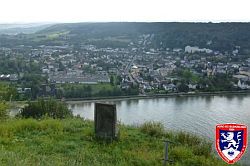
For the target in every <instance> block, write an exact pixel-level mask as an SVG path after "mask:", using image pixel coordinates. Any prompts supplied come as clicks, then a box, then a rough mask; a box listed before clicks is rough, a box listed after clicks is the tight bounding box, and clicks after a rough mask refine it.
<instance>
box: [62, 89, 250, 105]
mask: <svg viewBox="0 0 250 166" xmlns="http://www.w3.org/2000/svg"><path fill="white" fill-rule="evenodd" d="M247 94H250V91H249V90H244V91H218V92H193V93H190V92H189V93H168V94H150V95H132V96H108V97H90V98H67V99H63V100H64V101H66V103H77V102H81V103H82V102H87V103H88V102H100V101H119V100H134V99H151V98H167V97H183V96H188V97H190V96H215V95H216V96H217V95H247Z"/></svg>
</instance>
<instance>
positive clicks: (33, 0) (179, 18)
mask: <svg viewBox="0 0 250 166" xmlns="http://www.w3.org/2000/svg"><path fill="white" fill-rule="evenodd" d="M249 6H250V1H249V0H0V23H29V22H121V21H126V22H134V21H135V22H158V21H160V22H173V21H174V22H250V10H249Z"/></svg>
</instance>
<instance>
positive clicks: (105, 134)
mask: <svg viewBox="0 0 250 166" xmlns="http://www.w3.org/2000/svg"><path fill="white" fill-rule="evenodd" d="M94 119H95V136H96V137H98V138H102V139H111V140H113V139H117V137H118V128H117V117H116V105H114V104H102V103H95V113H94Z"/></svg>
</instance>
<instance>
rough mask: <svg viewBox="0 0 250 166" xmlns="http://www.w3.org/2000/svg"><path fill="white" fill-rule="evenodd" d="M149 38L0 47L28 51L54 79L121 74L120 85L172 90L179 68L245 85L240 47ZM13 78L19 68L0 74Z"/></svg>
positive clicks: (246, 66)
mask: <svg viewBox="0 0 250 166" xmlns="http://www.w3.org/2000/svg"><path fill="white" fill-rule="evenodd" d="M153 38H154V34H144V35H141V36H140V37H139V39H138V40H137V41H131V42H130V43H129V44H128V47H126V48H111V47H106V48H98V47H96V46H95V45H93V44H86V43H84V44H81V45H80V48H78V49H75V48H74V46H72V45H69V44H66V45H63V46H44V45H42V46H39V47H36V48H33V47H30V46H17V47H16V48H13V49H11V48H1V49H0V50H1V51H2V52H5V55H16V56H18V54H20V53H22V52H23V54H25V55H26V54H27V52H28V54H27V57H26V58H27V63H28V62H33V63H35V64H37V65H38V66H39V67H40V70H41V73H42V75H44V76H48V82H50V83H52V84H54V83H55V84H65V83H71V84H75V83H78V84H98V83H109V82H110V81H111V80H110V76H111V75H116V76H120V77H121V78H122V79H121V82H120V83H119V84H120V87H121V88H122V89H128V88H130V87H132V86H137V87H139V89H140V91H141V93H145V92H147V91H152V90H155V89H162V90H165V91H176V90H177V84H178V82H180V81H181V79H182V78H181V77H180V75H178V70H179V69H187V70H189V71H190V72H191V73H192V74H194V75H196V76H198V77H203V76H207V77H209V76H214V75H218V74H228V73H230V74H231V75H233V78H234V79H236V80H237V81H238V83H237V84H235V86H237V87H239V88H241V89H249V85H248V83H249V77H250V58H249V59H241V60H240V61H239V60H238V61H235V60H234V57H240V55H239V51H238V50H234V51H233V52H232V53H230V54H228V53H222V52H219V51H213V50H211V49H208V48H199V47H197V46H186V47H185V48H167V49H162V48H160V47H159V48H152V47H151V46H152V45H151V44H152V39H153ZM201 53H202V54H201ZM238 59H239V58H238ZM17 79H18V76H17V73H13V74H8V75H3V74H2V75H0V80H10V81H12V80H17ZM187 86H188V87H189V89H190V90H195V89H196V88H197V87H198V86H199V85H198V84H197V83H196V82H189V83H187ZM19 91H20V92H21V91H22V90H21V89H19Z"/></svg>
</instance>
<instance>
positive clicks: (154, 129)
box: [140, 121, 165, 137]
mask: <svg viewBox="0 0 250 166" xmlns="http://www.w3.org/2000/svg"><path fill="white" fill-rule="evenodd" d="M140 130H141V131H142V132H143V133H145V134H148V135H150V136H155V137H161V136H163V135H164V134H165V130H164V126H163V124H162V123H160V122H152V121H151V122H145V123H144V124H142V125H141V126H140Z"/></svg>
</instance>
